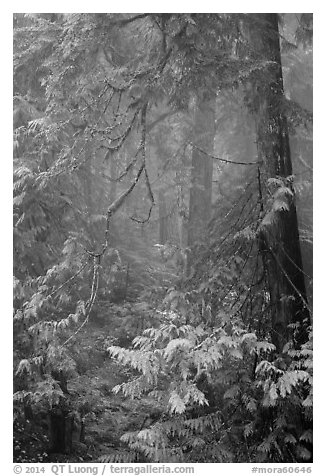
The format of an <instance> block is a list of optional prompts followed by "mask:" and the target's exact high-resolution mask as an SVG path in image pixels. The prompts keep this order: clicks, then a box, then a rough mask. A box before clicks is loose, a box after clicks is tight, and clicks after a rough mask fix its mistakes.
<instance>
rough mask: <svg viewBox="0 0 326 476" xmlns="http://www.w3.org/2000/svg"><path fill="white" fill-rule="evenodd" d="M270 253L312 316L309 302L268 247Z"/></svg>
mask: <svg viewBox="0 0 326 476" xmlns="http://www.w3.org/2000/svg"><path fill="white" fill-rule="evenodd" d="M268 251H269V252H270V253H271V255H272V256H273V258H274V259H275V261H276V263H277V264H278V266H279V268H280V269H281V271H282V273H283V274H284V276H285V277H286V279H287V280H288V282H289V283H290V285H291V286H292V288H293V289H294V291H295V292H296V293H297V295H298V296H299V297H300V299H301V301H302V303H303V305H304V307H305V308H306V309H307V310H308V311H309V313H310V314H312V312H311V309H310V307H309V305H308V303H307V301H306V300H305V298H304V297H303V296H302V294H301V292H300V291H299V289H298V288H297V287H296V285H295V284H294V283H293V282H292V280H291V278H290V276H289V275H288V273H287V272H286V271H285V269H284V268H283V266H282V265H281V263H280V261H279V259H278V258H277V256H276V254H275V253H274V251H273V250H272V249H271V248H270V247H269V246H268Z"/></svg>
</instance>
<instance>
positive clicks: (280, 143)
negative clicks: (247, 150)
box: [250, 13, 310, 352]
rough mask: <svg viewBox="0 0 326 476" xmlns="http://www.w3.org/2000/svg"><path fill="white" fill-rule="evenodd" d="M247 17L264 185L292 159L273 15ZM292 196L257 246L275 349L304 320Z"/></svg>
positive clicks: (298, 334)
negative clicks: (260, 66)
mask: <svg viewBox="0 0 326 476" xmlns="http://www.w3.org/2000/svg"><path fill="white" fill-rule="evenodd" d="M250 17H251V20H252V22H251V27H250V39H251V44H252V46H253V48H254V50H255V52H256V55H257V57H256V59H258V60H262V61H264V62H266V66H265V71H264V76H263V78H261V80H260V81H258V82H257V88H256V90H255V91H254V95H253V104H254V107H255V108H256V117H257V147H258V154H259V157H260V159H261V160H262V168H261V171H262V178H263V180H265V184H264V183H263V187H264V186H266V180H268V179H269V178H275V177H283V178H285V177H289V176H291V175H292V163H291V154H290V146H289V134H288V126H287V119H286V117H285V115H284V113H283V112H282V104H283V97H284V96H283V95H284V92H283V76H282V65H281V53H280V43H279V31H278V18H277V14H274V13H259V14H252V15H250ZM289 187H291V185H289ZM292 192H293V189H292ZM265 194H266V188H265ZM293 194H294V192H293ZM293 197H294V195H293V196H288V197H287V198H286V200H287V206H288V210H283V211H277V212H275V214H274V215H275V216H274V217H273V218H274V220H273V222H272V224H271V225H270V226H267V227H264V228H263V230H262V243H263V246H262V247H261V251H262V254H263V260H264V264H265V269H266V275H267V278H268V283H269V293H270V301H271V302H270V304H271V312H272V339H273V343H274V344H275V346H276V348H277V350H278V351H279V352H281V351H282V349H283V346H284V344H285V343H286V342H287V341H288V340H289V338H290V336H291V335H292V332H291V331H290V330H289V324H295V323H296V324H297V325H298V327H297V330H296V331H295V332H294V333H293V337H294V340H295V343H296V345H300V344H302V343H303V342H305V341H306V340H307V326H308V325H309V324H310V313H309V310H308V306H307V304H306V303H307V298H306V290H305V282H304V274H303V272H302V257H301V249H300V243H299V232H298V220H297V212H296V207H295V202H294V198H293Z"/></svg>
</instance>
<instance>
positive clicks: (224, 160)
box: [190, 142, 261, 165]
mask: <svg viewBox="0 0 326 476" xmlns="http://www.w3.org/2000/svg"><path fill="white" fill-rule="evenodd" d="M190 145H191V146H192V147H194V148H195V149H197V150H199V152H201V153H202V154H204V155H206V156H207V157H209V158H211V159H213V160H219V161H220V162H224V163H226V164H234V165H257V164H260V163H261V161H259V160H256V161H254V162H237V161H235V160H228V159H222V158H221V157H216V156H215V155H212V154H209V153H208V152H205V151H204V150H203V149H201V148H200V147H198V146H197V145H195V144H194V143H193V142H190Z"/></svg>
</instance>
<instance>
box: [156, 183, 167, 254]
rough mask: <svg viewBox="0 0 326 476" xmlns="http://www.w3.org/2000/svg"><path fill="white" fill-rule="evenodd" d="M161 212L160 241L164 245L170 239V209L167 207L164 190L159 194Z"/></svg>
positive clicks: (159, 211) (159, 210)
mask: <svg viewBox="0 0 326 476" xmlns="http://www.w3.org/2000/svg"><path fill="white" fill-rule="evenodd" d="M158 213H159V243H160V244H161V245H164V244H165V243H166V242H167V240H168V211H167V207H166V201H165V195H164V192H163V191H162V190H160V191H159V196H158Z"/></svg>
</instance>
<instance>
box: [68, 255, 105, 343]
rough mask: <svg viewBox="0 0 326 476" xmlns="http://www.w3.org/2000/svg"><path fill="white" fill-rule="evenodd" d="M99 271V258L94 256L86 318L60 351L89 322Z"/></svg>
mask: <svg viewBox="0 0 326 476" xmlns="http://www.w3.org/2000/svg"><path fill="white" fill-rule="evenodd" d="M99 270H100V256H94V267H93V280H92V290H91V296H90V299H89V301H88V304H87V307H88V309H87V312H86V317H85V319H84V320H83V322H82V323H81V325H80V326H79V327H78V329H77V330H76V331H75V332H74V333H73V334H72V335H71V336H70V337H68V339H67V340H66V341H65V342H64V343H63V344H61V346H60V349H62V347H64V346H65V345H67V344H68V343H69V342H70V341H71V340H72V339H73V338H74V337H75V336H76V335H77V334H78V333H79V332H80V331H81V330H82V328H83V327H84V326H85V325H86V324H87V322H88V321H89V316H90V313H91V310H92V308H93V305H94V302H95V299H96V295H97V291H98V284H99V275H100V272H99Z"/></svg>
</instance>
